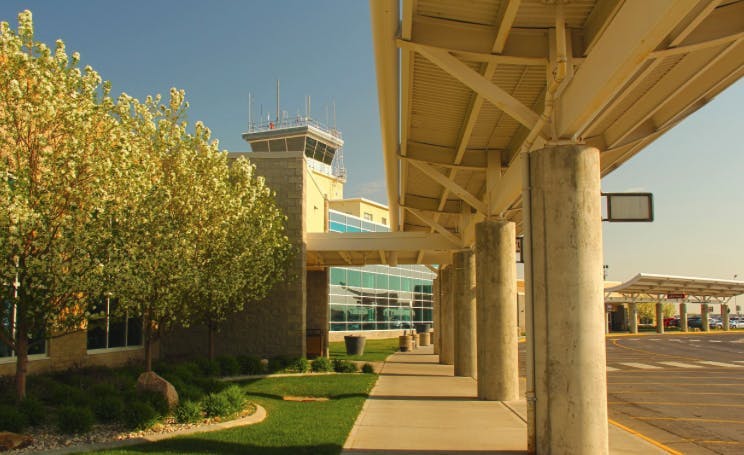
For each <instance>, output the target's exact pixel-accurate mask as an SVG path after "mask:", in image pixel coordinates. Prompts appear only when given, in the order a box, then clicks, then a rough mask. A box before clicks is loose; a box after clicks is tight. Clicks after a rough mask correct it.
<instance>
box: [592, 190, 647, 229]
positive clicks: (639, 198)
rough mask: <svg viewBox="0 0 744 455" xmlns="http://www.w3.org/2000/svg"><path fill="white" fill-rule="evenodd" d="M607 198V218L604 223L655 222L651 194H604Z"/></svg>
mask: <svg viewBox="0 0 744 455" xmlns="http://www.w3.org/2000/svg"><path fill="white" fill-rule="evenodd" d="M602 196H605V197H606V198H607V218H604V219H603V220H602V221H610V222H619V221H626V222H628V221H653V220H654V201H653V195H652V194H651V193H602Z"/></svg>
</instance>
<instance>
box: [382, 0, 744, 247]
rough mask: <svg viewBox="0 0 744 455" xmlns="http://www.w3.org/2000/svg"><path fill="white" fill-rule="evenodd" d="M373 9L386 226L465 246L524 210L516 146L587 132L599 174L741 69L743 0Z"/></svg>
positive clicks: (551, 1) (581, 139)
mask: <svg viewBox="0 0 744 455" xmlns="http://www.w3.org/2000/svg"><path fill="white" fill-rule="evenodd" d="M370 8H371V13H372V30H373V42H374V46H375V58H376V66H377V72H378V73H377V74H378V97H379V101H380V120H381V125H383V128H382V129H383V144H384V145H383V148H384V158H385V169H386V173H387V182H388V199H389V201H388V202H389V204H390V209H391V226H392V228H393V230H403V231H405V230H408V229H411V230H420V229H422V227H423V228H424V229H428V230H429V231H430V232H432V233H434V232H436V233H443V234H442V235H445V236H451V235H452V234H451V233H456V238H455V239H454V240H457V239H459V240H460V241H461V243H462V244H463V245H466V246H467V245H469V244H470V242H471V241H472V237H473V236H472V226H473V225H474V224H475V222H477V220H479V219H484V218H485V217H487V216H496V217H499V216H502V217H506V218H508V219H511V220H514V221H516V222H517V223H519V222H520V220H521V201H520V197H521V188H522V178H521V175H522V170H521V165H522V160H521V159H520V158H521V156H522V155H523V154H527V153H530V152H531V151H533V150H537V149H539V148H542V147H544V146H545V145H546V144H549V143H551V142H560V143H565V142H574V143H586V144H589V145H592V146H595V147H597V148H598V149H599V150H600V153H601V154H600V160H601V161H600V162H601V173H602V175H607V174H608V173H610V172H612V171H613V170H614V169H616V168H617V167H618V166H620V165H622V164H623V163H624V162H626V161H627V160H628V159H630V158H632V157H633V156H634V155H635V154H637V153H639V152H640V151H641V150H643V149H644V148H645V147H646V146H647V145H648V144H650V143H651V142H653V141H654V140H655V139H656V138H658V137H659V136H661V135H662V134H664V133H665V132H666V131H668V130H669V129H670V128H672V127H673V126H675V125H676V124H678V123H679V122H680V121H681V120H683V119H684V118H686V117H687V116H689V115H690V114H691V113H693V112H695V111H696V110H697V109H699V108H700V107H702V106H704V105H705V104H706V103H707V102H709V101H710V100H711V99H712V98H713V97H715V96H716V95H718V94H719V93H721V92H722V91H724V90H725V89H726V88H727V87H729V86H731V85H732V84H733V83H735V82H736V81H737V80H738V79H740V78H741V77H742V75H744V0H653V1H648V2H646V1H638V0H561V1H555V0H477V1H467V2H463V1H460V0H402V1H401V2H400V3H399V2H398V1H396V0H372V1H370ZM422 217H423V219H422ZM448 238H450V239H451V240H452V237H448ZM453 243H455V244H457V243H458V242H456V241H455V242H453ZM424 253H425V252H423V251H422V252H419V258H423V257H424Z"/></svg>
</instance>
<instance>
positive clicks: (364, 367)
mask: <svg viewBox="0 0 744 455" xmlns="http://www.w3.org/2000/svg"><path fill="white" fill-rule="evenodd" d="M374 372H375V367H374V366H372V364H371V363H365V364H364V365H362V373H367V374H372V373H374Z"/></svg>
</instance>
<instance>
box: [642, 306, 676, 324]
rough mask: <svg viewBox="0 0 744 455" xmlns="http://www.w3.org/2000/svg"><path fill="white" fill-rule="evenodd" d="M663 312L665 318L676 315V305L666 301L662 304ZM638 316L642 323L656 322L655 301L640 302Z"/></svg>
mask: <svg viewBox="0 0 744 455" xmlns="http://www.w3.org/2000/svg"><path fill="white" fill-rule="evenodd" d="M661 308H662V314H663V317H665V318H671V317H673V316H674V305H672V304H671V303H664V304H662V306H661ZM638 318H639V319H640V322H641V324H653V323H655V322H656V304H655V303H639V304H638Z"/></svg>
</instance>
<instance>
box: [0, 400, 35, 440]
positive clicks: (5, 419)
mask: <svg viewBox="0 0 744 455" xmlns="http://www.w3.org/2000/svg"><path fill="white" fill-rule="evenodd" d="M27 426H28V418H26V415H25V414H23V413H22V412H21V411H19V410H18V408H16V407H15V406H10V405H6V404H0V431H11V432H13V433H21V432H22V431H23V430H24V429H25V428H26V427H27Z"/></svg>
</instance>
